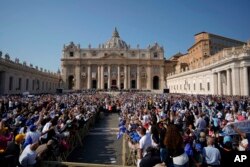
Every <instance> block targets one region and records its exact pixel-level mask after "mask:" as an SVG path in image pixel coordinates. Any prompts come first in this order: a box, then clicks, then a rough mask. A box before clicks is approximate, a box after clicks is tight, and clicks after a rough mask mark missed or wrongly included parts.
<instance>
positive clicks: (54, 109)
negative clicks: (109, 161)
mask: <svg viewBox="0 0 250 167" xmlns="http://www.w3.org/2000/svg"><path fill="white" fill-rule="evenodd" d="M109 99H110V95H108V94H105V93H97V92H94V91H89V92H84V93H70V94H64V95H49V94H46V95H35V96H33V95H32V96H2V97H1V96H0V164H1V166H2V165H3V166H13V167H16V166H18V165H19V166H23V167H28V166H29V167H30V166H36V165H37V164H38V162H39V161H41V160H47V159H52V160H57V158H58V157H59V156H60V154H61V153H62V152H65V151H67V149H69V148H70V146H71V143H69V142H70V140H69V139H70V138H71V137H72V136H75V135H77V134H78V131H79V130H80V129H81V128H83V126H84V125H85V124H86V123H87V122H88V121H89V120H90V118H92V117H94V116H96V115H97V114H98V113H99V111H100V110H102V108H105V106H106V103H109ZM79 140H80V139H79Z"/></svg>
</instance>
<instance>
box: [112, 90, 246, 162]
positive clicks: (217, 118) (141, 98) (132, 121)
mask: <svg viewBox="0 0 250 167" xmlns="http://www.w3.org/2000/svg"><path fill="white" fill-rule="evenodd" d="M116 98H117V99H119V100H120V104H121V106H120V107H121V115H120V123H119V127H120V133H124V134H126V138H127V139H128V146H129V148H130V151H136V153H137V166H139V167H152V166H154V165H157V164H158V165H159V166H168V167H169V166H178V167H179V166H183V167H186V166H195V167H198V166H226V164H227V163H228V162H231V161H228V160H229V159H228V158H230V156H229V155H230V154H231V153H233V152H236V151H250V149H249V146H250V144H248V143H249V141H250V133H249V132H250V101H249V100H250V98H249V97H239V96H208V95H206V96H205V95H182V94H158V95H154V94H121V95H119V96H117V97H116ZM240 125H243V127H242V126H240Z"/></svg>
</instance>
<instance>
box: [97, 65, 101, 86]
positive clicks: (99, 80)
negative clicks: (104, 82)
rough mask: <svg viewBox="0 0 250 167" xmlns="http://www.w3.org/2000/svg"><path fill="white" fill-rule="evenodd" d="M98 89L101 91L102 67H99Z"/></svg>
mask: <svg viewBox="0 0 250 167" xmlns="http://www.w3.org/2000/svg"><path fill="white" fill-rule="evenodd" d="M97 76H98V77H97V83H98V84H97V89H101V66H100V65H98V67H97Z"/></svg>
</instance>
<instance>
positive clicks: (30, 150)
mask: <svg viewBox="0 0 250 167" xmlns="http://www.w3.org/2000/svg"><path fill="white" fill-rule="evenodd" d="M38 146H39V143H38V142H36V143H33V144H29V145H27V147H25V149H24V150H23V152H22V154H21V155H20V157H19V163H20V164H21V165H22V166H23V167H33V166H35V165H36V157H37V153H36V149H37V147H38Z"/></svg>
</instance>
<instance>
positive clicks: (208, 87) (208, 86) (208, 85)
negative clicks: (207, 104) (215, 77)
mask: <svg viewBox="0 0 250 167" xmlns="http://www.w3.org/2000/svg"><path fill="white" fill-rule="evenodd" d="M207 90H208V91H210V83H209V82H208V83H207Z"/></svg>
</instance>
